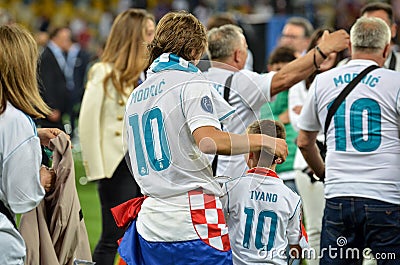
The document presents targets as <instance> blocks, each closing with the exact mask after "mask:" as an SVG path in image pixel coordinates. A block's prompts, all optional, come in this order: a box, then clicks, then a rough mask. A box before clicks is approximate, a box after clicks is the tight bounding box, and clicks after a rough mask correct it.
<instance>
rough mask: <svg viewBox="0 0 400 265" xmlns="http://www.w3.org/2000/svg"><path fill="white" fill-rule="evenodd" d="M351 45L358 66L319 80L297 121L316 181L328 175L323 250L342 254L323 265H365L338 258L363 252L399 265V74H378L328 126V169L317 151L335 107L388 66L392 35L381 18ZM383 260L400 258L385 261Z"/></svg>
mask: <svg viewBox="0 0 400 265" xmlns="http://www.w3.org/2000/svg"><path fill="white" fill-rule="evenodd" d="M350 43H351V54H352V60H351V61H350V62H349V63H348V64H346V65H343V66H340V67H337V68H334V69H332V70H329V71H327V72H324V73H322V74H320V75H318V76H317V77H316V78H315V79H314V82H313V83H312V84H311V87H310V91H309V93H308V97H307V99H306V102H305V104H304V106H303V109H302V112H301V115H300V119H299V122H298V126H299V128H300V129H301V130H300V133H299V137H298V145H299V148H300V150H301V152H302V154H303V156H304V158H305V159H306V161H307V163H308V164H309V166H310V167H311V168H312V169H313V170H314V172H315V174H316V175H317V176H319V177H322V176H323V175H324V174H325V173H326V177H325V198H326V206H325V212H324V219H323V224H322V234H321V251H324V250H326V249H329V248H332V247H335V248H336V250H338V249H337V248H339V247H340V248H343V249H341V251H340V252H339V250H338V251H337V252H336V255H335V256H333V254H332V255H328V252H325V253H323V254H324V255H323V257H322V258H321V263H320V264H359V263H358V262H359V261H360V260H361V259H362V255H361V254H360V255H358V256H357V255H353V256H345V255H340V253H344V252H345V251H347V250H349V249H350V248H351V249H354V248H356V249H358V251H359V253H361V251H362V250H363V248H365V247H369V248H371V249H372V253H373V254H374V255H375V257H376V258H377V259H378V264H398V259H399V258H400V223H399V216H400V207H399V205H400V192H399V190H400V177H399V176H400V140H399V122H400V102H399V99H400V98H399V93H400V86H399V84H400V74H399V73H398V72H394V71H391V70H387V69H384V68H379V69H376V70H374V71H372V72H370V73H369V74H368V75H367V76H366V77H364V78H363V79H362V80H361V82H360V83H358V85H356V87H355V88H354V90H353V91H352V92H350V94H349V95H348V96H347V97H346V98H345V100H344V101H343V102H342V104H341V105H340V106H339V108H338V109H337V111H336V113H335V114H334V116H333V118H332V121H331V123H330V125H329V127H328V131H327V136H326V137H327V156H326V160H325V163H326V164H324V162H323V161H322V159H321V156H320V155H319V152H318V149H317V147H316V146H315V138H316V136H317V134H318V132H319V131H320V130H321V129H322V127H323V126H324V124H325V119H326V116H327V112H328V107H329V106H330V104H331V102H332V101H333V100H335V98H336V97H337V96H338V94H339V93H340V92H341V91H342V90H343V89H344V87H346V85H347V84H348V83H349V82H350V81H351V80H352V79H353V78H354V77H355V76H356V75H357V74H359V73H360V72H361V71H362V70H364V69H365V68H366V67H368V66H370V65H374V64H375V65H379V66H382V65H383V64H384V62H385V60H386V58H387V56H388V54H389V52H390V29H389V27H388V25H387V24H386V23H385V22H384V21H383V20H382V19H380V18H372V17H371V18H367V17H361V18H359V19H358V20H357V21H356V23H355V24H354V25H353V27H352V28H351V31H350ZM382 253H383V254H388V253H392V254H391V255H396V259H395V260H390V258H388V259H386V260H383V259H380V260H379V258H381V257H383V256H382V255H383V254H382ZM393 253H394V254H393ZM386 257H387V256H386ZM351 258H353V259H351ZM392 258H393V256H392ZM396 260H397V261H396Z"/></svg>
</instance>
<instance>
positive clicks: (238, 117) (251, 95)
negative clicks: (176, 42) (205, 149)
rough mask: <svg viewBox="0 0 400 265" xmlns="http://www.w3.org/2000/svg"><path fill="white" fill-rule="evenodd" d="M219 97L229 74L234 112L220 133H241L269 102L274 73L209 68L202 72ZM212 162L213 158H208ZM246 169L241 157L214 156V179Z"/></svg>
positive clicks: (233, 176)
mask: <svg viewBox="0 0 400 265" xmlns="http://www.w3.org/2000/svg"><path fill="white" fill-rule="evenodd" d="M204 74H205V76H206V77H207V79H208V80H210V81H212V82H213V87H214V88H215V89H216V91H218V93H219V94H221V95H223V94H224V88H225V83H226V80H227V79H228V77H229V76H230V75H233V77H232V83H231V87H230V93H229V104H230V105H231V106H233V107H234V108H235V109H236V111H235V114H234V115H232V118H231V120H230V121H229V123H226V124H224V125H223V128H222V129H223V130H224V131H227V132H231V133H238V134H243V133H245V132H246V128H247V126H249V125H250V124H251V123H252V122H254V121H256V120H259V119H260V109H261V107H262V106H263V105H264V104H265V103H266V102H269V101H271V81H272V77H273V76H274V74H275V72H270V73H268V74H258V73H255V72H252V71H249V70H240V71H237V72H233V71H229V70H226V69H221V68H216V67H211V68H210V69H208V72H206V73H204ZM210 159H211V160H212V159H213V157H210ZM247 169H248V167H247V164H246V161H245V159H244V156H243V155H236V156H218V167H217V172H216V175H217V176H228V177H232V178H236V177H240V176H242V175H243V174H244V173H245V172H246V170H247Z"/></svg>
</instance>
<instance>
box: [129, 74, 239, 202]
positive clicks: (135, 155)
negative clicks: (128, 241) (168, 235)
mask: <svg viewBox="0 0 400 265" xmlns="http://www.w3.org/2000/svg"><path fill="white" fill-rule="evenodd" d="M233 112H234V110H233V109H232V108H231V107H230V106H229V105H228V104H226V102H224V100H223V98H222V97H221V96H220V95H219V94H218V93H216V92H213V90H212V87H211V85H210V84H209V83H208V81H207V80H206V79H205V78H204V77H203V76H202V74H201V73H199V72H198V73H195V72H184V71H176V70H166V71H162V72H158V73H152V72H151V71H149V76H148V78H147V79H146V81H144V82H143V83H142V84H141V85H140V86H138V87H137V88H136V89H135V90H134V92H133V93H132V94H131V96H130V98H129V99H128V102H127V108H126V114H125V125H126V132H127V144H128V150H129V156H130V159H131V165H132V170H133V175H134V176H135V179H136V181H137V183H138V184H139V186H140V188H141V190H142V193H143V194H145V195H149V196H151V197H156V198H164V197H170V196H175V195H181V194H185V193H186V192H188V191H190V190H193V189H196V188H199V187H202V188H203V189H204V190H205V191H206V192H207V193H211V194H216V195H220V194H221V187H220V185H219V184H218V183H217V182H216V181H215V180H214V178H213V177H212V172H211V167H210V162H209V160H208V158H207V156H206V155H204V154H203V153H202V152H201V151H200V150H199V148H198V147H197V145H196V143H195V141H194V138H193V136H192V133H193V131H194V130H196V129H197V128H199V127H202V126H214V127H216V128H220V121H221V120H223V119H224V118H226V117H227V116H229V115H230V114H231V113H233Z"/></svg>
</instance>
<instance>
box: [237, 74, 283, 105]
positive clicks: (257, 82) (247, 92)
mask: <svg viewBox="0 0 400 265" xmlns="http://www.w3.org/2000/svg"><path fill="white" fill-rule="evenodd" d="M274 75H275V72H269V73H266V74H258V73H255V72H251V71H248V70H241V71H239V72H238V73H237V74H235V75H234V77H233V81H234V82H235V85H234V86H233V87H234V88H235V89H236V90H237V91H233V92H236V93H238V94H239V96H240V97H241V100H242V101H243V102H244V103H245V104H246V105H248V106H249V107H250V108H251V109H253V110H254V111H257V112H258V111H259V110H260V108H261V106H262V105H264V104H265V103H266V102H271V84H272V77H273V76H274Z"/></svg>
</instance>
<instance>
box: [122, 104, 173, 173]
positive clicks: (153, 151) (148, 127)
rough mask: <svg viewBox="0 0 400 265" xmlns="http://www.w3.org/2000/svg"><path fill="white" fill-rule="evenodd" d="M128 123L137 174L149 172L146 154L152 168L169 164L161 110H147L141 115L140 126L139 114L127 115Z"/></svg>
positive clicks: (169, 157) (160, 168)
mask: <svg viewBox="0 0 400 265" xmlns="http://www.w3.org/2000/svg"><path fill="white" fill-rule="evenodd" d="M129 125H130V127H131V128H132V134H133V141H134V147H135V152H136V166H137V168H138V172H139V174H140V175H141V176H146V175H148V174H149V169H148V166H147V162H146V159H145V155H147V160H148V162H149V164H150V166H151V168H152V169H153V170H155V171H162V170H164V169H167V168H168V167H169V166H170V164H171V162H170V161H171V152H170V149H169V145H168V138H167V134H166V132H165V127H164V120H163V116H162V113H161V110H160V109H159V108H158V107H155V108H152V109H150V110H147V111H146V112H145V113H144V114H143V115H142V124H141V125H142V126H140V122H139V115H138V114H137V113H135V114H133V115H131V116H129ZM140 127H141V130H140ZM142 141H143V142H144V145H143V144H142ZM143 146H145V147H146V149H144V148H143Z"/></svg>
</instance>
